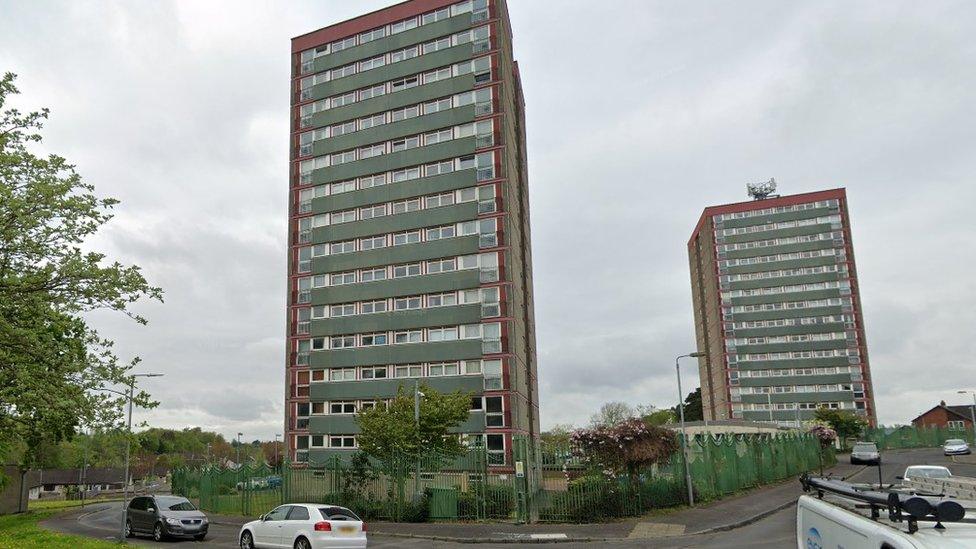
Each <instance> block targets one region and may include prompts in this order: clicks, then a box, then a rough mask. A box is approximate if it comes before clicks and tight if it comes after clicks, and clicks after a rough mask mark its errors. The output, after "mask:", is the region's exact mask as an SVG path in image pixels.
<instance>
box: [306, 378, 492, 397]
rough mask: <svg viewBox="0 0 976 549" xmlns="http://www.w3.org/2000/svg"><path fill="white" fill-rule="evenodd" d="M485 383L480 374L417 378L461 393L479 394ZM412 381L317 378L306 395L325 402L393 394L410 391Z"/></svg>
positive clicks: (428, 384)
mask: <svg viewBox="0 0 976 549" xmlns="http://www.w3.org/2000/svg"><path fill="white" fill-rule="evenodd" d="M484 383H485V381H484V378H483V377H482V376H480V375H475V376H445V377H425V378H423V379H421V380H420V384H421V385H427V386H428V387H430V388H431V389H435V390H437V391H440V392H442V393H451V392H454V391H461V392H463V393H475V394H481V393H482V392H483V391H484ZM413 385H414V379H413V378H405V379H376V380H372V381H326V382H321V383H319V382H316V383H312V385H311V387H310V388H309V399H310V400H311V401H312V402H328V401H331V400H356V399H372V398H393V397H395V396H396V395H397V391H399V390H400V388H401V387H402V388H403V390H404V391H407V392H409V393H410V394H413Z"/></svg>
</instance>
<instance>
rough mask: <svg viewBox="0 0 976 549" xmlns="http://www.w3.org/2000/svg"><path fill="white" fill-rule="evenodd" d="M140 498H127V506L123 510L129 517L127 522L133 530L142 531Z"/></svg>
mask: <svg viewBox="0 0 976 549" xmlns="http://www.w3.org/2000/svg"><path fill="white" fill-rule="evenodd" d="M142 500H143V498H132V499H131V500H129V506H128V507H127V508H126V511H125V515H126V518H127V519H129V524H131V525H132V530H134V531H142V526H141V524H142V513H141V511H140V509H141V508H142Z"/></svg>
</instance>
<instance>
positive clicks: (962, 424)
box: [946, 421, 966, 429]
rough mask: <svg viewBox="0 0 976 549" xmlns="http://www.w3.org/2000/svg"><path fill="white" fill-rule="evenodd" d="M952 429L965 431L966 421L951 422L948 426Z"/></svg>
mask: <svg viewBox="0 0 976 549" xmlns="http://www.w3.org/2000/svg"><path fill="white" fill-rule="evenodd" d="M946 425H947V426H948V427H949V428H950V429H965V428H966V422H965V421H950V422H948V423H947V424H946Z"/></svg>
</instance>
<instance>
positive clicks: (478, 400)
mask: <svg viewBox="0 0 976 549" xmlns="http://www.w3.org/2000/svg"><path fill="white" fill-rule="evenodd" d="M484 408H485V403H484V398H482V397H471V411H476V410H483V409H484Z"/></svg>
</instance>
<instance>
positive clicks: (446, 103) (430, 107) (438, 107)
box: [424, 97, 454, 114]
mask: <svg viewBox="0 0 976 549" xmlns="http://www.w3.org/2000/svg"><path fill="white" fill-rule="evenodd" d="M452 108H454V102H453V101H452V100H451V98H450V97H445V98H444V99H438V100H436V101H431V102H429V103H424V114H432V113H435V112H440V111H446V110H448V109H452Z"/></svg>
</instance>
